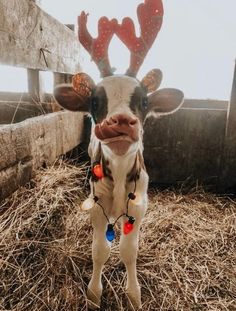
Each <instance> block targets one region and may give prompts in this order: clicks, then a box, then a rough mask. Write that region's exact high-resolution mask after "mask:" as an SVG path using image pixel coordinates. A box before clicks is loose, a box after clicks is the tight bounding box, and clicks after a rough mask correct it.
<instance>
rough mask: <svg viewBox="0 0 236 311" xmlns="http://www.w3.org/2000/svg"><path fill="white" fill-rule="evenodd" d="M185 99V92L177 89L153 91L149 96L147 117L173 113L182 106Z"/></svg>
mask: <svg viewBox="0 0 236 311" xmlns="http://www.w3.org/2000/svg"><path fill="white" fill-rule="evenodd" d="M183 101H184V94H183V92H182V91H180V90H177V89H172V88H166V89H160V90H158V91H156V92H153V93H152V94H150V95H149V96H148V113H147V117H148V116H150V115H153V116H157V117H158V116H160V115H163V114H170V113H173V112H175V111H176V110H178V109H179V108H180V107H181V105H182V104H183Z"/></svg>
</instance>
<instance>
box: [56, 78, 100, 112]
mask: <svg viewBox="0 0 236 311" xmlns="http://www.w3.org/2000/svg"><path fill="white" fill-rule="evenodd" d="M94 87H95V83H94V82H93V80H92V79H91V78H90V77H89V76H88V75H87V74H86V73H78V74H76V75H74V76H73V79H72V83H71V84H59V85H57V86H56V87H55V89H54V97H55V99H56V101H57V102H58V104H59V105H60V106H62V107H63V108H65V109H67V110H70V111H86V112H88V111H89V101H90V97H91V94H92V90H93V89H94Z"/></svg>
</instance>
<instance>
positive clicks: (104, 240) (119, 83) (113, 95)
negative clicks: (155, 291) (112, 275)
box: [54, 0, 183, 310]
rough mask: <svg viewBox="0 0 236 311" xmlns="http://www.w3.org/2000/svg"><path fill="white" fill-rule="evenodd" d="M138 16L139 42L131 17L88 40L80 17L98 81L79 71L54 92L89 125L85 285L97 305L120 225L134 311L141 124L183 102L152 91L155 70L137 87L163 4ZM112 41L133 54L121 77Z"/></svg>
mask: <svg viewBox="0 0 236 311" xmlns="http://www.w3.org/2000/svg"><path fill="white" fill-rule="evenodd" d="M137 14H138V20H139V23H140V28H141V29H140V37H136V35H135V30H134V29H135V27H134V24H133V22H132V20H131V19H130V18H124V19H123V21H122V24H118V22H117V21H116V20H115V19H113V20H108V19H107V18H106V17H102V18H101V19H100V20H99V25H98V37H97V38H96V39H93V38H92V37H91V35H90V34H89V32H88V30H87V26H86V24H87V17H88V15H87V14H85V13H84V12H82V13H81V15H80V16H79V19H78V24H79V25H78V26H79V28H78V29H79V40H80V42H81V43H82V45H83V46H84V47H85V49H86V50H87V51H88V52H89V53H90V55H91V56H92V59H93V60H94V61H95V62H96V64H97V65H98V68H99V70H100V72H101V75H102V77H103V79H102V80H101V82H100V83H98V84H97V85H95V83H94V82H93V80H92V79H91V78H90V77H89V76H88V75H87V74H85V73H78V74H76V75H75V76H74V77H73V83H72V84H71V85H66V84H64V85H59V86H57V87H56V88H55V92H54V94H55V98H56V99H57V101H58V102H59V104H60V105H61V106H63V107H64V108H66V109H68V110H72V111H86V112H87V113H88V114H90V115H91V119H92V132H91V139H90V144H89V150H88V152H89V155H90V158H91V163H92V167H93V175H92V178H91V181H90V184H91V194H90V197H89V198H88V199H87V200H86V201H85V202H84V203H83V205H82V208H83V209H89V208H91V209H90V214H91V220H92V225H93V229H94V230H93V244H92V257H93V274H92V278H91V280H90V282H89V285H88V298H89V300H90V301H91V303H92V305H93V306H94V307H96V306H98V307H99V306H100V299H101V294H102V282H101V275H102V269H103V266H104V264H105V262H106V261H107V259H108V257H109V253H110V246H111V241H112V240H113V239H114V235H115V230H117V228H116V224H117V223H120V227H121V235H120V257H121V260H122V261H123V262H124V264H125V267H126V270H127V285H126V289H127V294H128V297H129V300H130V303H131V307H132V308H133V309H135V310H136V309H139V308H140V307H141V291H140V286H139V283H138V279H137V271H136V259H137V252H138V237H139V229H140V226H141V223H142V219H143V217H144V215H145V212H146V210H147V205H148V197H147V188H148V175H147V172H146V169H145V165H144V160H143V128H144V123H145V121H146V119H147V118H148V117H149V116H158V117H159V116H161V115H162V114H168V113H172V112H173V111H175V110H176V109H178V108H179V107H180V105H181V104H182V102H183V93H182V92H181V91H179V90H176V89H162V90H157V89H158V87H159V85H160V83H161V79H162V73H161V71H160V70H158V69H154V70H152V71H150V72H149V73H148V74H147V75H146V76H145V77H144V78H143V79H142V81H139V80H138V79H136V78H135V77H136V74H137V72H138V69H139V68H140V66H141V64H142V62H143V60H144V58H145V56H146V54H147V52H148V50H149V49H150V47H151V45H152V44H153V42H154V40H155V38H156V36H157V34H158V32H159V30H160V28H161V25H162V17H163V5H162V1H161V0H144V3H142V4H140V5H139V6H138V9H137ZM113 35H117V36H118V37H119V38H120V39H121V40H122V41H123V43H124V44H125V45H126V46H127V47H128V49H129V50H130V51H131V59H130V66H129V69H128V70H127V72H126V75H113V70H112V68H111V66H110V63H109V59H108V52H107V49H108V46H109V43H110V41H111V38H112V37H113ZM153 135H155V133H153ZM95 168H96V170H95ZM96 171H98V172H96Z"/></svg>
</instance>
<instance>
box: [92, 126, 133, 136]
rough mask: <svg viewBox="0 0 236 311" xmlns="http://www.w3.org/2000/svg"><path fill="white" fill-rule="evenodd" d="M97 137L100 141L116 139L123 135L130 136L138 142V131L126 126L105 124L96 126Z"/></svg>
mask: <svg viewBox="0 0 236 311" xmlns="http://www.w3.org/2000/svg"><path fill="white" fill-rule="evenodd" d="M95 135H96V136H97V138H98V139H100V140H104V139H108V138H114V137H118V136H121V135H126V136H129V137H130V138H131V139H133V140H137V137H136V136H137V130H136V128H133V127H130V126H128V125H126V124H122V125H117V124H114V125H107V124H106V123H104V124H97V125H96V126H95Z"/></svg>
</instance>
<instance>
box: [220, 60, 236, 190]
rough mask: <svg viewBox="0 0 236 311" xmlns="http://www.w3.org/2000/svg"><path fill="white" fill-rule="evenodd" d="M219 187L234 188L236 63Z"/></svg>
mask: <svg viewBox="0 0 236 311" xmlns="http://www.w3.org/2000/svg"><path fill="white" fill-rule="evenodd" d="M222 162H223V163H222V174H221V180H220V188H221V189H225V190H227V189H228V190H234V191H235V189H236V63H235V69H234V79H233V86H232V92H231V98H230V102H229V106H228V115H227V124H226V133H225V145H224V154H223V157H222Z"/></svg>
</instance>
